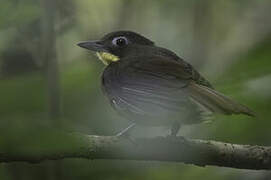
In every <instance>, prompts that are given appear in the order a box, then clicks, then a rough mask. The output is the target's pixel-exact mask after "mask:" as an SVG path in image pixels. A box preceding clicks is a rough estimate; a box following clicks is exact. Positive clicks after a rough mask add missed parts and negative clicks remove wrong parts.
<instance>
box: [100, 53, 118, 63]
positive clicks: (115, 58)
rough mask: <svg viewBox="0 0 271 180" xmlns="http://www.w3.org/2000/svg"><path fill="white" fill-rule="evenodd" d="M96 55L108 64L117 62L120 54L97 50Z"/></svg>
mask: <svg viewBox="0 0 271 180" xmlns="http://www.w3.org/2000/svg"><path fill="white" fill-rule="evenodd" d="M96 55H97V56H98V58H99V59H100V60H101V61H102V62H103V63H104V64H105V65H108V64H110V63H111V62H117V61H118V60H119V57H118V56H115V55H114V54H111V53H108V52H96Z"/></svg>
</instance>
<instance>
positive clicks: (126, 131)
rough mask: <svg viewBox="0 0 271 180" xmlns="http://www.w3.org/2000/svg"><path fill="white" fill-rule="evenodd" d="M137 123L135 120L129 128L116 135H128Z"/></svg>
mask: <svg viewBox="0 0 271 180" xmlns="http://www.w3.org/2000/svg"><path fill="white" fill-rule="evenodd" d="M135 125H136V123H134V122H133V123H132V124H130V125H129V126H128V127H127V128H125V129H123V130H122V131H120V132H119V133H118V134H117V135H116V136H118V137H119V136H128V133H129V130H130V129H132V128H133V127H134V126H135Z"/></svg>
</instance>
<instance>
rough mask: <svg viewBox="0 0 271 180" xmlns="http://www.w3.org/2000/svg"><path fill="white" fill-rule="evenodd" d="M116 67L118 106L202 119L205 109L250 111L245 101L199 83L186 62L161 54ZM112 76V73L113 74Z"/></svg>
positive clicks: (149, 113) (153, 114) (154, 114)
mask: <svg viewBox="0 0 271 180" xmlns="http://www.w3.org/2000/svg"><path fill="white" fill-rule="evenodd" d="M117 69H118V70H115V73H117V74H115V75H114V76H113V77H115V79H114V80H112V82H113V81H115V82H118V84H116V83H115V87H116V88H114V90H113V91H112V92H111V93H113V95H112V96H114V97H118V98H117V103H116V105H117V108H121V109H122V110H124V109H125V111H129V112H133V113H134V114H139V115H142V116H150V117H158V116H159V117H162V118H166V117H168V116H171V115H173V116H178V115H180V114H182V115H183V116H185V117H186V118H188V117H189V120H190V121H191V122H188V123H194V122H192V121H196V122H198V120H199V118H198V117H200V115H201V114H202V113H201V111H202V110H203V109H204V110H206V111H210V112H216V113H223V114H233V113H235V114H238V113H243V114H248V115H252V112H251V111H250V110H249V109H248V108H246V107H245V106H243V105H240V104H239V103H236V102H235V101H233V100H231V99H229V98H227V97H226V96H224V95H222V94H220V93H218V92H216V91H215V90H213V89H211V88H209V87H207V86H204V85H200V84H198V83H196V81H195V80H194V79H193V76H192V74H190V73H188V72H187V71H185V69H184V67H183V66H182V64H180V63H178V62H174V61H170V60H168V59H166V58H164V57H160V56H150V57H142V59H140V58H139V57H136V58H134V59H133V58H130V59H127V60H126V62H125V59H123V60H122V62H121V63H119V67H118V68H117ZM111 77H112V76H111Z"/></svg>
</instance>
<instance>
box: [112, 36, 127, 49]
mask: <svg viewBox="0 0 271 180" xmlns="http://www.w3.org/2000/svg"><path fill="white" fill-rule="evenodd" d="M112 43H113V44H114V45H116V46H120V47H121V46H125V45H127V44H128V40H127V39H126V37H116V38H114V39H113V41H112Z"/></svg>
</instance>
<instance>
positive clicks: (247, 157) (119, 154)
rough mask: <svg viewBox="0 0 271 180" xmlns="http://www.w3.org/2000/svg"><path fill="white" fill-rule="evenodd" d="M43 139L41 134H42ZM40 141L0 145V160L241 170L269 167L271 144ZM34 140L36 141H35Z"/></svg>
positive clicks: (76, 137) (82, 138)
mask: <svg viewBox="0 0 271 180" xmlns="http://www.w3.org/2000/svg"><path fill="white" fill-rule="evenodd" d="M42 137H43V138H44V136H42ZM42 137H41V139H40V137H38V139H39V141H40V142H43V143H37V142H36V141H34V142H33V141H31V140H29V141H27V142H25V143H21V144H23V145H20V146H21V147H20V146H18V147H17V148H16V150H14V149H10V148H4V149H3V148H1V146H0V162H13V161H25V162H31V163H38V162H41V161H43V160H57V159H64V158H87V159H122V160H154V161H173V162H183V163H188V164H194V165H198V166H206V165H215V166H223V167H232V168H240V169H255V170H259V169H271V147H265V146H250V145H239V144H230V143H224V142H217V141H206V140H196V139H184V138H182V137H176V138H173V137H155V138H138V139H134V140H129V139H128V138H124V137H112V136H94V135H83V134H74V133H73V134H65V133H63V134H61V135H60V136H59V135H58V136H57V137H58V138H56V136H55V135H54V137H53V138H49V139H42ZM35 142H36V143H35Z"/></svg>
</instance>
